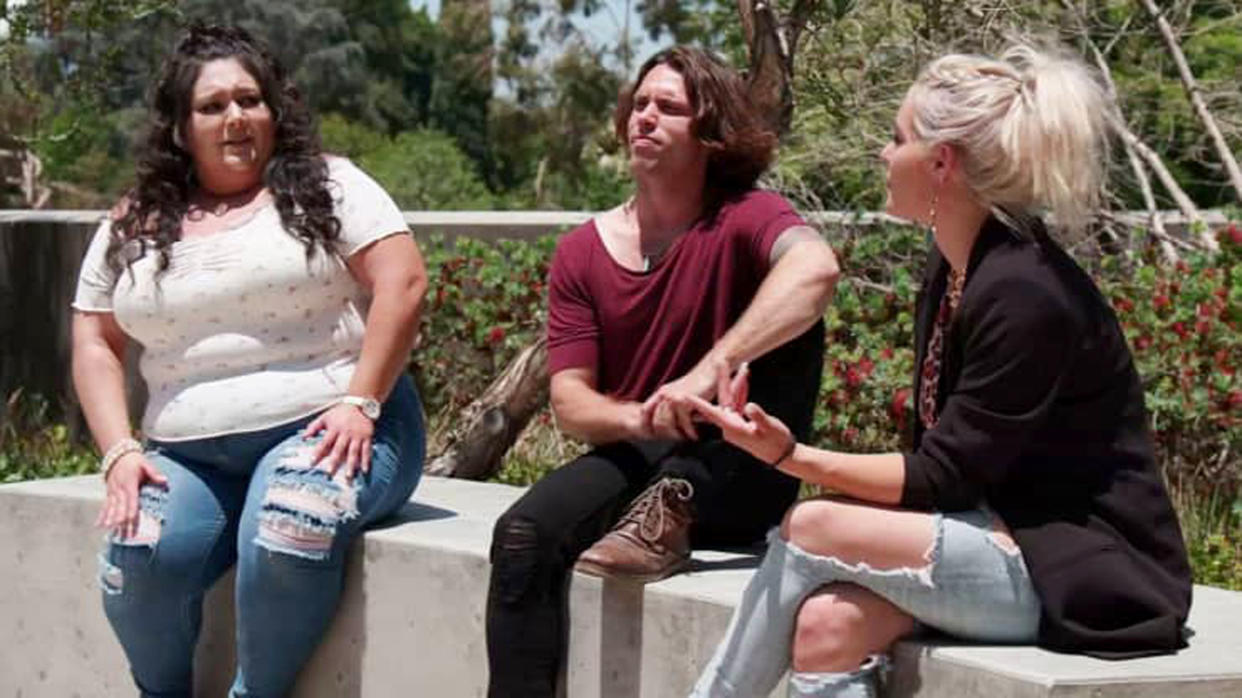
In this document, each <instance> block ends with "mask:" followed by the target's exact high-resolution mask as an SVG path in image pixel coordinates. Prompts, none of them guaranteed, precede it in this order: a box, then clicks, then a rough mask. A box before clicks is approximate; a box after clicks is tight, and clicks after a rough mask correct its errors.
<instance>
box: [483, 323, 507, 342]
mask: <svg viewBox="0 0 1242 698" xmlns="http://www.w3.org/2000/svg"><path fill="white" fill-rule="evenodd" d="M503 341H505V328H503V327H501V326H499V325H497V326H496V327H493V328H492V331H491V332H488V333H487V343H488V344H500V343H501V342H503Z"/></svg>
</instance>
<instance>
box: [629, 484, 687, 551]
mask: <svg viewBox="0 0 1242 698" xmlns="http://www.w3.org/2000/svg"><path fill="white" fill-rule="evenodd" d="M693 496H694V486H693V485H691V484H690V483H689V482H688V481H686V480H682V479H680V478H671V477H670V478H665V479H663V480H660V481H659V482H657V483H656V484H654V485H652V486H651V487H648V488H647V490H646V491H645V492H643V493H642V494H640V495H638V499H635V500H634V503H633V504H631V505H630V509H629V511H627V512H625V516H624V517H622V522H623V523H625V522H629V521H634V522H637V523H638V533H639V535H641V536H642V537H643V540H646V541H647V542H650V543H654V542H655V541H656V540H658V539H659V538H660V534H661V533H663V531H664V519H665V517H667V516H669V511H668V510H669V506H670V505H668V504H666V503H665V502H666V500H669V499H676V500H680V501H683V502H688V501H690V498H691V497H693Z"/></svg>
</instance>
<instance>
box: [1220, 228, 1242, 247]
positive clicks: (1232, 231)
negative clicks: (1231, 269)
mask: <svg viewBox="0 0 1242 698" xmlns="http://www.w3.org/2000/svg"><path fill="white" fill-rule="evenodd" d="M1216 237H1217V239H1219V240H1220V241H1221V242H1226V241H1228V242H1232V243H1233V244H1235V245H1238V246H1239V247H1242V229H1239V228H1238V224H1237V223H1230V224H1229V225H1227V226H1225V227H1224V229H1222V230H1221V231H1220V233H1218V234H1217V235H1216Z"/></svg>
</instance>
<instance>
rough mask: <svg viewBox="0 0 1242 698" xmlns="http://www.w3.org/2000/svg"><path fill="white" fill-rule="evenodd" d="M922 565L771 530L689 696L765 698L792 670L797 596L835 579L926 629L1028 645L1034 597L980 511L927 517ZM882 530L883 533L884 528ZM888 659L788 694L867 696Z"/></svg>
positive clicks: (1017, 562)
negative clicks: (809, 545) (866, 556)
mask: <svg viewBox="0 0 1242 698" xmlns="http://www.w3.org/2000/svg"><path fill="white" fill-rule="evenodd" d="M932 518H933V527H934V529H935V538H934V539H933V542H932V547H931V550H930V551H929V554H928V557H927V559H928V564H927V565H926V566H925V567H920V568H897V569H875V568H872V567H870V566H868V565H867V564H866V563H860V564H856V565H851V564H847V563H844V562H842V561H840V560H838V559H836V558H834V557H826V556H822V555H815V554H812V553H809V552H807V551H805V550H803V549H801V548H799V547H798V546H797V545H795V544H793V543H790V542H787V541H785V540H784V539H782V538H781V536H780V533H779V530H777V529H773V530H772V531H771V533H769V534H768V551H767V554H766V555H764V558H763V562H762V563H760V565H759V569H757V570H756V571H755V575H754V577H752V578H751V580H750V583H749V584H748V585H747V587H746V591H745V592H744V593H743V594H742V600H741V602H740V603H739V604H738V607H737V609H736V611H734V614H733V619H732V620H731V621H730V622H729V629H728V631H726V632H725V636H724V639H723V640H721V642H720V645H719V646H718V647H717V648H716V654H715V655H714V656H713V657H712V659H711V661H709V662H708V664H707V667H706V668H705V669H704V670H703V674H702V675H701V676H700V677H699V680H698V683H696V684H695V687H694V690H693V691H692V692H691V696H692V698H762V697H764V696H767V695H769V694H770V693H771V692H772V689H773V688H774V687H775V686H776V682H777V681H779V680H780V678H781V676H782V675H783V674H784V673H785V671H786V670H787V669H788V668H789V663H790V652H791V650H792V645H793V634H794V626H795V623H796V620H797V615H798V609H799V608H800V607H801V605H802V602H803V601H804V600H805V599H806V598H807V597H808V596H810V595H811V594H812V593H813V592H814V591H815V590H817V589H819V588H820V587H822V586H824V585H825V584H831V583H834V582H847V583H851V584H857V585H858V586H861V587H865V588H867V589H869V590H871V591H873V592H875V593H876V594H878V595H879V596H882V597H884V598H885V599H887V600H888V601H890V602H891V603H893V604H894V605H895V606H897V607H898V608H900V609H901V610H903V611H905V612H906V613H908V614H910V615H911V616H913V617H914V618H915V620H917V621H919V622H920V623H921V624H923V625H925V626H929V627H932V628H936V629H938V630H941V631H943V632H945V633H948V634H950V635H952V636H954V637H958V638H961V639H964V640H974V641H979V642H989V643H1026V642H1034V640H1035V636H1036V631H1037V630H1038V628H1039V615H1040V606H1039V598H1038V597H1037V596H1036V595H1035V590H1034V588H1033V587H1032V586H1031V579H1030V576H1029V575H1028V574H1027V570H1026V564H1025V563H1024V562H1023V561H1022V555H1021V553H1020V552H1018V550H1017V548H1016V547H1009V546H1011V545H1012V543H1011V542H1010V541H1008V540H1005V541H1004V542H1003V543H1002V542H1001V541H999V540H997V538H995V537H993V529H992V515H991V514H990V513H989V512H988V511H986V510H975V511H967V512H957V513H953V514H933V515H932ZM879 535H883V534H882V533H881V534H879ZM886 663H887V660H886V658H884V657H882V656H874V657H871V658H870V659H868V660H867V661H866V662H864V663H863V666H862V667H861V668H860V669H858V670H857V671H853V672H845V673H801V672H797V673H794V674H793V675H792V676H791V677H790V682H789V695H790V696H825V697H826V696H832V697H833V698H874V696H876V695H877V685H876V684H877V679H878V675H879V674H880V673H882V671H883V669H884V668H885V666H886Z"/></svg>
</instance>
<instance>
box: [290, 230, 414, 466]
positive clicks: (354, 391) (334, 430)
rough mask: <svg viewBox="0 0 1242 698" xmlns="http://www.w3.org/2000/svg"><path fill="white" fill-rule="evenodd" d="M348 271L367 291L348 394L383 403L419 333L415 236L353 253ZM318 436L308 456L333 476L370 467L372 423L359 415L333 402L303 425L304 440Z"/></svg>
mask: <svg viewBox="0 0 1242 698" xmlns="http://www.w3.org/2000/svg"><path fill="white" fill-rule="evenodd" d="M348 265H349V270H350V273H352V274H353V275H354V278H355V279H357V281H358V283H360V284H362V285H363V286H364V287H366V288H367V289H368V290H370V292H371V307H370V310H368V311H367V320H366V329H365V331H364V333H363V337H362V351H361V353H360V354H359V357H358V365H357V367H356V368H355V369H354V374H353V376H352V377H351V378H350V381H349V389H348V390H349V394H350V395H356V396H360V397H371V398H375V399H376V400H379V401H381V402H382V401H383V400H384V399H385V398H386V397H387V396H388V393H389V392H391V391H392V386H393V384H394V383H396V381H397V377H398V376H400V375H401V372H402V371H404V370H405V365H406V362H407V361H408V359H409V355H410V351H411V350H412V349H413V348H414V340H415V336H416V334H417V331H418V320H419V316H420V314H421V312H422V307H423V296H424V295H425V294H426V293H427V270H426V267H425V266H424V264H423V257H422V254H421V253H420V252H419V251H418V245H417V244H415V242H414V238H413V237H411V236H410V235H408V234H400V235H390V236H388V237H386V238H383V239H381V240H379V241H377V242H375V243H374V244H372V245H369V246H367V247H365V248H363V249H362V250H360V251H358V252H356V253H355V254H354V255H353V256H352V257H350V258H349V260H348ZM319 432H323V439H322V440H321V441H320V442H319V444H318V445H317V446H316V447H315V450H314V452H313V453H312V455H311V460H312V461H319V460H320V459H321V458H322V459H323V462H324V464H325V465H326V466H327V468H328V469H329V470H330V471H332V472H335V470H336V468H337V467H340V466H344V468H345V472H346V476H347V477H353V475H354V472H355V471H356V470H357V469H361V470H362V472H367V471H368V470H369V469H370V467H371V437H372V436H374V434H375V425H374V424H373V423H372V422H371V420H370V419H368V418H367V417H366V416H365V415H363V414H362V411H361V410H360V409H359V408H357V407H355V406H353V405H347V404H343V403H342V404H338V405H335V406H333V407H332V408H330V409H328V410H327V411H325V412H324V413H322V414H320V415H319V416H318V417H316V418H315V419H314V420H312V421H311V423H310V424H308V425H307V426H306V434H307V435H308V436H310V435H314V434H318V433H319Z"/></svg>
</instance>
